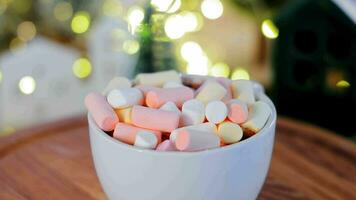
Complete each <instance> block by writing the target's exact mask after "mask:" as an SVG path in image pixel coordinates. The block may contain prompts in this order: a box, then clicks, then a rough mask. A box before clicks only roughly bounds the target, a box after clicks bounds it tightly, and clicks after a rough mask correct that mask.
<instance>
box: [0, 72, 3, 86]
mask: <svg viewBox="0 0 356 200" xmlns="http://www.w3.org/2000/svg"><path fill="white" fill-rule="evenodd" d="M2 79H3V75H2V71H1V70H0V84H1V83H2Z"/></svg>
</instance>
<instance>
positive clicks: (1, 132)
mask: <svg viewBox="0 0 356 200" xmlns="http://www.w3.org/2000/svg"><path fill="white" fill-rule="evenodd" d="M15 131H16V129H15V128H14V127H12V126H9V125H5V126H3V127H2V129H0V136H5V135H10V134H12V133H14V132H15Z"/></svg>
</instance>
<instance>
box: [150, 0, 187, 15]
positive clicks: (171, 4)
mask: <svg viewBox="0 0 356 200" xmlns="http://www.w3.org/2000/svg"><path fill="white" fill-rule="evenodd" d="M151 4H152V6H153V7H154V8H155V9H156V10H157V11H159V12H167V13H174V12H176V11H177V10H178V9H179V8H180V6H181V4H182V2H181V0H151Z"/></svg>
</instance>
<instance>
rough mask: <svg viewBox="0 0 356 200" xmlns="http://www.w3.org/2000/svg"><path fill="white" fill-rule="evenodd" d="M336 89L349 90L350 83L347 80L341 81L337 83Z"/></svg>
mask: <svg viewBox="0 0 356 200" xmlns="http://www.w3.org/2000/svg"><path fill="white" fill-rule="evenodd" d="M336 87H339V88H348V87H350V83H349V82H347V81H345V80H341V81H338V82H337V83H336Z"/></svg>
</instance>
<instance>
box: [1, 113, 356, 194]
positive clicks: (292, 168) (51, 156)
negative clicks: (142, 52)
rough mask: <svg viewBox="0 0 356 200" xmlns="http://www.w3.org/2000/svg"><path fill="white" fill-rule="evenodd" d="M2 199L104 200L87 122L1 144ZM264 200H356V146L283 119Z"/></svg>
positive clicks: (24, 133) (68, 123)
mask: <svg viewBox="0 0 356 200" xmlns="http://www.w3.org/2000/svg"><path fill="white" fill-rule="evenodd" d="M0 199H1V200H12V199H16V200H24V199H26V200H27V199H28V200H29V199H31V200H32V199H33V200H42V199H43V200H56V199H60V200H62V199H68V200H69V199H70V200H72V199H73V200H81V199H85V200H101V199H105V195H104V193H103V191H102V189H101V187H100V185H99V182H98V179H97V177H96V174H95V171H94V169H93V163H92V159H91V153H90V147H89V141H88V129H87V123H86V119H85V118H84V117H76V118H72V119H67V120H64V121H60V122H56V123H52V124H47V125H45V126H40V127H37V128H33V129H29V130H25V131H22V132H20V133H16V134H13V135H11V136H9V137H7V138H2V139H0ZM259 199H264V200H274V199H356V145H355V144H353V143H351V142H349V141H346V140H344V139H342V138H340V137H338V136H336V135H334V134H332V133H330V132H328V131H326V130H322V129H319V128H316V127H312V126H310V125H307V124H304V123H300V122H296V121H292V120H288V119H285V118H280V119H279V120H278V128H277V135H276V143H275V148H274V154H273V160H272V164H271V169H270V172H269V175H268V178H267V181H266V184H265V185H264V187H263V189H262V192H261V194H260V196H259Z"/></svg>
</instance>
